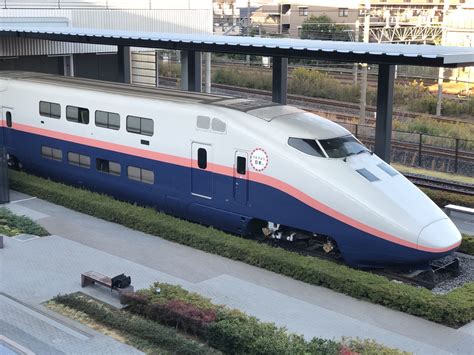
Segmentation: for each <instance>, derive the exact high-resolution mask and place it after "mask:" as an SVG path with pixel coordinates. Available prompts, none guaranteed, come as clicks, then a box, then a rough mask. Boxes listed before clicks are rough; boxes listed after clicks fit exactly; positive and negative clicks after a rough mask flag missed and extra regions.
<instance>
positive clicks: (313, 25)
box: [301, 15, 350, 41]
mask: <svg viewBox="0 0 474 355" xmlns="http://www.w3.org/2000/svg"><path fill="white" fill-rule="evenodd" d="M348 30H349V27H348V26H345V25H338V24H335V23H334V22H333V21H332V20H331V19H330V18H329V17H328V16H326V15H321V16H314V15H311V16H310V17H309V18H308V19H306V20H305V21H304V22H303V26H302V28H301V38H304V39H320V40H328V41H349V40H350V37H349V33H348Z"/></svg>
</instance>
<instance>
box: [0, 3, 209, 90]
mask: <svg viewBox="0 0 474 355" xmlns="http://www.w3.org/2000/svg"><path fill="white" fill-rule="evenodd" d="M212 23H213V14H212V0H174V1H172V2H166V1H161V0H75V1H70V0H30V1H28V2H25V1H22V0H8V1H6V2H5V3H4V4H3V3H2V8H1V9H0V26H2V25H3V26H8V27H11V26H27V27H40V26H41V27H68V26H69V27H87V28H101V29H114V30H130V31H154V32H173V33H199V34H210V33H212V30H213V26H212ZM119 60H120V58H119V56H118V55H117V48H116V47H113V46H97V45H88V44H72V43H60V42H48V41H42V40H32V39H23V38H2V39H0V70H2V69H3V70H32V71H42V72H48V73H55V74H74V75H76V76H81V77H88V78H94V79H102V80H114V81H118V80H120V78H117V68H118V66H119ZM155 64H156V63H150V64H146V63H143V66H142V67H140V66H135V67H134V66H133V65H132V71H133V74H134V76H135V77H140V76H142V77H143V78H145V77H146V76H147V75H145V73H146V72H147V70H149V71H150V72H151V70H152V69H153V70H154V65H155ZM152 67H153V68H152ZM149 80H153V81H154V80H155V78H154V75H153V76H151V75H150V79H149Z"/></svg>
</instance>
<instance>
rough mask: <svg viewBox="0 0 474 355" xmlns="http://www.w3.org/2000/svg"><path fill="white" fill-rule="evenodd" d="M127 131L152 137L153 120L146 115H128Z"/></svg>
mask: <svg viewBox="0 0 474 355" xmlns="http://www.w3.org/2000/svg"><path fill="white" fill-rule="evenodd" d="M127 131H128V132H130V133H137V134H143V135H144V136H150V137H151V136H152V135H153V120H152V119H150V118H145V117H137V116H127Z"/></svg>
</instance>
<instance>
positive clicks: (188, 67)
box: [181, 51, 202, 92]
mask: <svg viewBox="0 0 474 355" xmlns="http://www.w3.org/2000/svg"><path fill="white" fill-rule="evenodd" d="M201 88H202V74H201V52H196V51H181V89H183V90H189V91H196V92H201Z"/></svg>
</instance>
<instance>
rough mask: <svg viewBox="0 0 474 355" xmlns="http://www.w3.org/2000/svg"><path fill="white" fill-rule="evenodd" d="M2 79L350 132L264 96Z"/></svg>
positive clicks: (295, 129)
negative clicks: (207, 107)
mask: <svg viewBox="0 0 474 355" xmlns="http://www.w3.org/2000/svg"><path fill="white" fill-rule="evenodd" d="M0 79H7V80H8V79H11V80H19V81H26V82H33V83H39V84H49V85H58V86H62V87H64V86H66V87H71V88H76V89H77V88H80V89H86V90H95V91H100V92H106V93H110V94H119V95H127V96H135V97H141V98H146V99H159V100H166V101H171V102H180V103H182V102H186V103H190V104H204V105H212V106H215V107H222V108H227V109H231V110H237V111H240V112H244V113H246V114H248V115H251V116H253V117H256V118H259V119H262V120H264V121H267V122H270V121H274V123H275V124H277V125H278V126H280V127H281V130H282V131H285V132H286V133H288V134H292V135H298V136H307V135H309V136H311V137H314V138H317V139H321V138H326V137H334V136H335V135H342V134H348V133H349V132H348V131H347V130H345V129H344V128H342V127H341V126H339V125H336V124H334V123H333V122H330V121H328V120H326V119H323V118H322V117H319V116H316V115H313V114H309V113H307V112H306V111H304V110H301V109H299V108H297V107H294V106H288V105H280V104H277V103H274V102H271V101H266V100H262V99H246V98H239V97H235V96H228V95H217V94H205V93H197V92H190V91H181V90H176V89H168V88H151V87H145V86H137V85H130V84H123V83H114V82H108V81H100V80H93V79H84V78H74V77H66V76H59V75H53V74H44V73H32V72H22V71H3V72H2V71H0ZM310 116H311V117H310ZM290 121H291V123H290Z"/></svg>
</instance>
